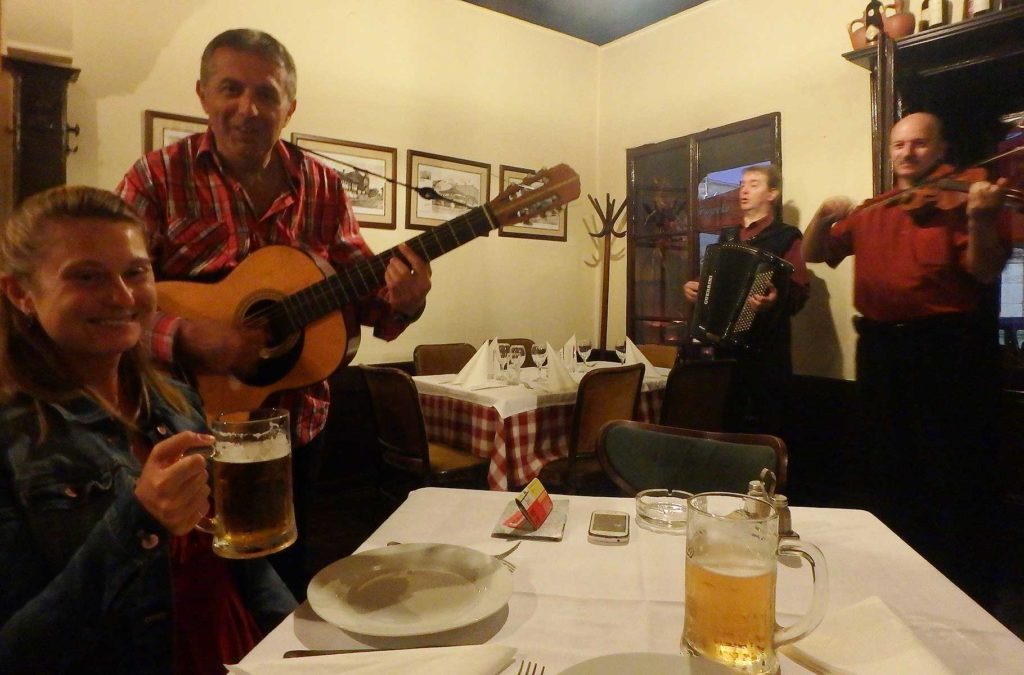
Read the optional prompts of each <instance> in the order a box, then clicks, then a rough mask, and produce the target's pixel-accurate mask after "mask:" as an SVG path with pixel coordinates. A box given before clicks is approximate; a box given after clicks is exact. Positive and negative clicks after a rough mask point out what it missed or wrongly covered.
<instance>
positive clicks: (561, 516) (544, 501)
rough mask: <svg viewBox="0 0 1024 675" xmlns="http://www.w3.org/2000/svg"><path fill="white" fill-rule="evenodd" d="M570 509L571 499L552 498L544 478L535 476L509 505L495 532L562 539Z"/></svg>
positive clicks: (512, 536)
mask: <svg viewBox="0 0 1024 675" xmlns="http://www.w3.org/2000/svg"><path fill="white" fill-rule="evenodd" d="M568 513H569V500H567V499H560V500H552V499H551V495H549V494H548V491H547V490H546V489H545V488H544V485H543V484H541V482H540V480H538V479H537V478H534V479H533V480H531V481H530V482H529V483H528V484H527V486H526V487H525V488H523V491H522V492H520V493H519V494H518V495H516V496H515V498H514V499H513V500H512V502H511V503H509V504H508V505H507V506H506V507H505V510H504V511H503V512H502V514H501V518H499V519H498V523H497V524H496V525H495V526H494V530H493V531H492V533H491V534H493V535H494V536H496V537H510V538H517V537H524V538H534V539H555V540H560V539H561V538H562V532H563V530H564V529H565V521H566V517H567V516H568Z"/></svg>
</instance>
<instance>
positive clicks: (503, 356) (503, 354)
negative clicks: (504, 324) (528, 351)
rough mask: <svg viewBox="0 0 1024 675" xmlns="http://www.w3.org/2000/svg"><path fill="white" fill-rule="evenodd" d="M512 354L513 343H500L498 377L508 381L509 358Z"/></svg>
mask: <svg viewBox="0 0 1024 675" xmlns="http://www.w3.org/2000/svg"><path fill="white" fill-rule="evenodd" d="M511 356H512V345H511V344H509V343H508V342H499V343H498V370H499V372H498V379H499V380H505V381H506V382H507V381H508V360H509V358H510V357H511Z"/></svg>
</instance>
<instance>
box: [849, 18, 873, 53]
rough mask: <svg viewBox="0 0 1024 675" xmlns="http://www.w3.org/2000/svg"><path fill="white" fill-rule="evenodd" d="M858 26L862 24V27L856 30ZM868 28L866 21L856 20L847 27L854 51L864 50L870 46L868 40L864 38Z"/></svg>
mask: <svg viewBox="0 0 1024 675" xmlns="http://www.w3.org/2000/svg"><path fill="white" fill-rule="evenodd" d="M857 24H860V27H859V28H854V26H856V25H857ZM866 27H867V25H866V24H865V23H864V19H854V20H853V21H851V22H850V25H849V26H847V28H846V31H847V32H848V33H849V34H850V44H851V45H853V48H854V49H864V48H865V47H867V46H868V41H867V38H865V37H864V29H865V28H866Z"/></svg>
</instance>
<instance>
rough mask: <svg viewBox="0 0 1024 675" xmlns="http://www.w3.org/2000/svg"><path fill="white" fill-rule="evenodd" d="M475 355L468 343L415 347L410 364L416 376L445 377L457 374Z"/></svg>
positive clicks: (474, 350)
mask: <svg viewBox="0 0 1024 675" xmlns="http://www.w3.org/2000/svg"><path fill="white" fill-rule="evenodd" d="M474 354H476V349H474V348H473V345H471V344H469V343H468V342H449V343H447V344H433V345H416V348H415V349H413V350H412V362H413V366H414V367H415V369H416V374H417V375H447V374H448V373H457V372H459V371H460V370H462V367H463V366H464V365H466V364H467V363H469V360H470V359H471V358H473V355H474Z"/></svg>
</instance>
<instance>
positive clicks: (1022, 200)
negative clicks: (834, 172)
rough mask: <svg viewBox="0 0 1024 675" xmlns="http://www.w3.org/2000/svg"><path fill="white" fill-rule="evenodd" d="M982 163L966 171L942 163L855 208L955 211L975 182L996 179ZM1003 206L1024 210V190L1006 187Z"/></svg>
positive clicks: (913, 212) (921, 212) (915, 212)
mask: <svg viewBox="0 0 1024 675" xmlns="http://www.w3.org/2000/svg"><path fill="white" fill-rule="evenodd" d="M1019 151H1024V146H1021V147H1019V148H1014V149H1013V150H1011V151H1010V152H1008V153H1004V154H1002V155H998V156H996V157H991V158H989V159H987V160H985V161H984V162H981V164H986V163H988V162H991V161H993V160H995V159H999V158H1000V157H1005V156H1006V155H1009V154H1014V153H1016V152H1019ZM981 164H979V165H977V166H972V167H969V168H967V169H964V170H962V171H956V169H955V168H954V167H953V166H952V165H950V164H940V165H939V166H938V167H936V168H935V169H934V170H933V171H932V172H931V174H929V176H928V178H926V179H924V180H923V181H921V182H920V183H918V184H917V185H914V186H912V187H909V188H906V189H904V190H900V191H899V192H897V193H895V194H890V195H882V196H878V197H874V198H872V199H869V200H867V201H866V202H864V203H863V204H861V205H860V206H859V207H857V208H856V209H855V211H860V210H862V209H866V208H870V207H873V206H879V205H881V206H896V207H899V208H900V209H902V210H904V211H906V212H907V213H908V214H909V215H911V216H912V217H913V216H919V215H925V214H930V213H933V212H934V211H936V210H939V211H952V210H953V209H957V208H960V207H961V206H963V205H964V204H966V203H967V193H968V192H970V189H971V185H972V184H974V183H977V182H978V181H988V180H992V181H994V180H995V179H993V178H992V177H990V175H989V172H988V170H987V169H986V168H984V167H983V166H981ZM1003 206H1004V207H1007V208H1013V209H1015V210H1016V211H1017V212H1019V213H1024V190H1021V189H1019V188H1011V187H1003Z"/></svg>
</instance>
